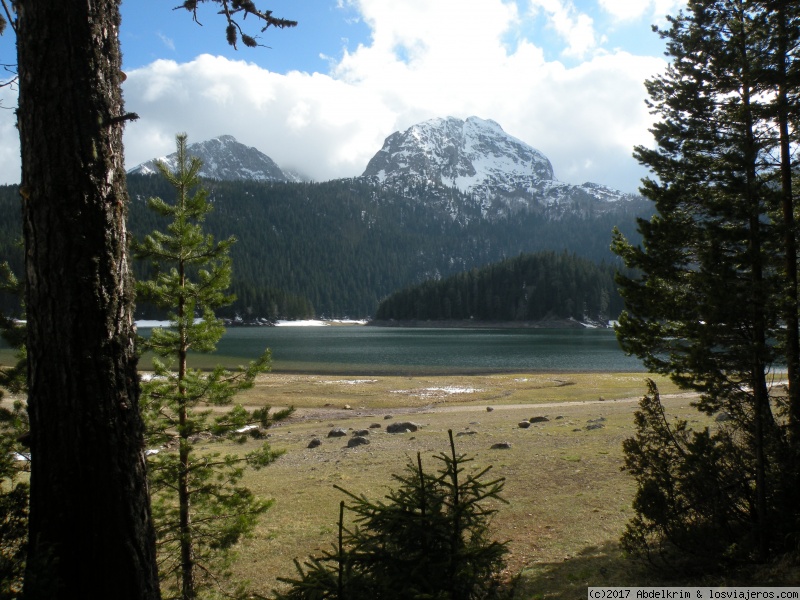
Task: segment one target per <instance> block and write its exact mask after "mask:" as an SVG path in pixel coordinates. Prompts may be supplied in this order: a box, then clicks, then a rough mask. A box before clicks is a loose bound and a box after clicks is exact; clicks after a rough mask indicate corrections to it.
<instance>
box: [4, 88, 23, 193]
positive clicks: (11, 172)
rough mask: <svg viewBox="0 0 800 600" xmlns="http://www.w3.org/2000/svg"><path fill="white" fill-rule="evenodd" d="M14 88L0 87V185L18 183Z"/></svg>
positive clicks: (15, 94)
mask: <svg viewBox="0 0 800 600" xmlns="http://www.w3.org/2000/svg"><path fill="white" fill-rule="evenodd" d="M16 88H17V86H16V85H13V86H10V85H6V86H3V87H0V184H3V183H17V182H19V176H20V158H19V131H17V128H16V121H17V119H16V115H15V114H14V109H15V108H16V107H17V89H16Z"/></svg>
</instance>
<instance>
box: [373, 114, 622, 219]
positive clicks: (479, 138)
mask: <svg viewBox="0 0 800 600" xmlns="http://www.w3.org/2000/svg"><path fill="white" fill-rule="evenodd" d="M363 176H364V177H368V178H373V179H377V180H378V181H380V182H381V183H383V184H385V185H390V186H394V185H403V184H404V182H409V181H417V182H424V183H431V184H435V185H443V186H446V187H450V188H456V189H458V190H460V191H461V192H464V193H466V194H469V195H470V196H471V197H473V198H474V200H475V202H476V203H478V204H480V207H481V212H482V213H483V215H484V216H487V217H493V216H502V215H508V214H510V213H513V212H516V211H518V210H533V209H537V208H551V207H554V208H556V209H557V210H559V211H564V210H572V211H574V210H575V209H578V207H580V208H579V210H581V211H584V212H586V211H588V212H591V210H593V209H592V208H591V207H592V206H596V207H597V209H598V210H600V211H602V210H604V209H603V206H604V205H607V204H608V203H610V202H615V201H617V200H630V199H633V198H634V197H633V196H631V195H629V194H624V193H622V192H620V191H617V190H613V189H611V188H608V187H606V186H603V185H599V184H595V183H584V184H582V185H573V184H569V183H564V182H560V181H557V180H556V179H555V176H554V174H553V166H552V164H551V163H550V160H549V159H548V158H547V157H546V156H545V155H544V154H543V153H542V152H540V151H539V150H536V149H535V148H533V147H532V146H530V145H528V144H527V143H525V142H523V141H521V140H519V139H517V138H515V137H514V136H512V135H510V134H508V133H506V132H505V131H504V130H503V128H502V127H501V126H500V125H499V124H498V123H496V122H495V121H492V120H487V119H480V118H478V117H469V118H467V119H466V120H461V119H457V118H455V117H446V118H436V119H430V120H428V121H424V122H422V123H418V124H416V125H413V126H412V127H409V128H408V129H406V130H405V131H402V132H400V131H397V132H395V133H393V134H392V135H390V136H389V137H388V138H386V141H385V142H384V144H383V147H382V148H381V149H380V151H379V152H378V153H377V154H375V155H374V156H373V157H372V159H371V160H370V161H369V164H368V165H367V168H366V170H365V171H364V174H363Z"/></svg>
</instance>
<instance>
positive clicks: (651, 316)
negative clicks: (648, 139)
mask: <svg viewBox="0 0 800 600" xmlns="http://www.w3.org/2000/svg"><path fill="white" fill-rule="evenodd" d="M769 15H770V11H769V9H768V8H766V7H765V3H763V2H751V1H746V0H737V1H734V2H721V1H715V0H693V1H691V2H689V4H688V9H687V12H686V13H681V14H680V15H679V16H678V17H675V18H671V19H670V24H671V26H670V28H669V29H668V30H666V31H662V32H661V35H662V37H664V38H665V39H667V42H668V46H667V47H668V51H669V54H670V55H671V56H672V58H673V60H672V63H671V64H670V66H669V68H668V70H667V71H666V73H665V74H664V75H662V76H660V77H657V78H656V79H654V80H651V81H649V82H647V87H648V92H649V94H650V98H651V106H652V108H653V112H654V113H656V114H658V115H659V116H660V118H661V120H660V121H659V122H658V123H657V124H656V125H655V126H654V128H653V130H652V131H653V134H654V136H655V139H656V142H657V147H656V148H652V149H651V148H645V147H638V148H637V149H636V156H637V158H638V159H639V161H640V162H641V163H642V164H644V165H646V166H648V167H649V168H650V169H651V171H652V173H653V175H654V177H653V178H650V179H647V180H645V181H644V186H643V188H642V192H643V193H644V195H645V196H647V197H648V198H650V199H652V200H654V201H655V203H656V209H657V211H658V214H656V215H655V216H654V217H653V218H652V219H651V220H650V221H640V223H639V228H640V232H641V234H642V238H643V244H642V246H633V245H632V244H630V243H628V242H627V241H626V240H625V239H624V238H623V237H622V236H621V235H619V234H618V233H617V234H616V235H615V240H614V249H615V251H616V252H617V253H618V254H619V255H620V256H621V257H622V258H623V259H624V261H625V264H626V266H627V267H629V268H631V269H635V270H637V271H638V272H639V275H638V276H628V277H625V276H620V277H619V278H618V281H619V283H620V285H621V293H622V296H623V298H624V300H625V306H626V310H625V312H624V313H623V315H622V316H621V318H620V325H619V328H618V337H619V340H620V343H621V344H622V347H623V348H624V349H625V350H626V351H627V352H629V353H631V354H635V355H637V356H639V357H640V358H642V360H643V362H644V364H645V365H646V366H647V367H648V368H649V369H650V370H651V371H653V372H657V373H662V374H668V375H670V376H671V378H672V379H673V380H674V381H675V382H676V383H677V384H678V385H680V386H681V387H683V388H685V389H690V390H694V391H697V392H699V393H700V400H699V401H698V402H697V407H698V408H699V409H700V410H701V411H703V412H705V413H708V414H715V413H718V412H725V413H727V414H728V415H730V416H731V421H730V424H729V425H728V426H726V427H725V428H724V429H725V431H726V432H727V433H726V434H725V435H723V434H722V433H720V434H719V435H704V436H703V435H700V434H698V435H700V437H694V438H691V439H692V440H694V441H693V442H692V443H691V444H689V443H688V441H685V443H681V444H678V446H680V447H681V448H682V450H681V451H680V452H677V454H675V460H676V461H679V462H680V463H681V464H679V465H675V466H673V467H671V468H673V469H679V470H680V469H689V468H699V467H698V466H699V465H702V466H703V468H704V469H709V468H710V466H711V465H717V464H719V461H731V464H732V465H733V468H732V469H726V470H721V471H720V473H721V474H722V473H725V476H726V477H727V478H728V481H727V482H725V484H723V487H725V485H727V486H728V487H725V489H726V490H727V492H726V494H725V495H724V498H723V499H722V500H720V501H721V502H722V503H723V504H722V505H714V506H712V505H710V504H708V503H707V502H704V501H703V496H704V495H703V494H701V493H685V492H686V489H685V488H684V490H683V492H682V493H685V495H684V499H685V498H694V499H695V500H696V501H697V503H696V504H695V505H693V506H688V507H684V510H669V509H668V508H667V507H666V506H662V507H661V508H663V509H664V510H663V512H661V513H659V512H658V511H657V510H652V509H653V507H654V506H655V505H652V504H651V505H650V508H651V510H649V511H647V512H646V513H645V512H643V511H641V510H640V511H639V516H638V517H637V520H636V521H635V522H634V523H635V525H636V526H635V529H637V530H639V531H640V532H645V531H646V532H651V533H652V532H655V531H658V532H660V534H659V535H655V536H648V535H644V534H642V535H641V536H638V537H637V536H636V535H632V534H631V535H628V536H627V538H626V539H627V540H628V543H629V546H631V540H639V541H640V542H642V543H644V542H645V541H647V545H648V546H653V544H655V545H656V546H657V545H658V544H659V543H662V544H665V545H669V544H678V545H679V547H680V548H681V549H682V550H685V551H686V552H691V550H690V546H692V544H696V546H695V547H701V546H705V545H706V544H705V542H707V541H708V538H709V536H716V538H717V539H716V541H718V542H720V545H718V546H717V550H716V551H715V552H709V553H706V554H705V555H704V556H703V558H704V559H705V560H708V561H710V562H716V563H717V564H719V563H720V562H726V561H730V560H749V559H753V558H757V559H764V558H766V557H768V556H769V555H771V554H773V553H775V552H779V551H781V550H782V549H785V547H786V546H785V542H786V539H787V538H786V537H784V536H778V535H776V533H777V529H778V527H779V526H780V527H781V528H786V527H789V528H791V529H792V530H793V531H796V530H797V527H798V522H797V519H796V517H795V516H794V512H793V510H794V509H792V508H791V506H792V504H793V502H794V501H793V500H792V498H795V497H796V494H797V490H796V484H795V483H794V482H795V481H796V479H795V476H794V475H793V473H795V472H796V469H795V468H793V467H792V460H791V459H790V456H791V452H790V448H789V446H788V445H787V435H786V433H787V432H786V429H785V428H784V427H783V425H784V423H782V422H780V421H779V419H778V416H777V415H776V411H775V410H774V408H775V407H774V404H773V403H772V402H771V400H770V397H769V389H768V385H767V378H768V374H769V373H770V372H771V370H772V369H774V368H775V365H776V364H779V362H780V361H781V360H783V359H785V356H784V357H781V356H780V355H779V354H778V352H777V350H776V348H775V346H774V344H772V340H775V339H783V338H784V337H785V335H786V334H785V332H784V331H782V323H783V322H785V321H783V317H784V316H785V315H786V314H787V312H786V302H785V300H784V294H785V293H786V286H785V283H784V281H783V276H782V274H781V273H782V271H783V267H782V265H785V263H786V261H787V260H789V258H788V257H786V255H785V254H784V252H785V251H786V248H787V247H789V246H788V243H787V245H785V246H784V247H783V248H782V247H780V246H779V245H778V244H776V243H775V241H776V240H780V239H781V236H780V232H781V228H782V227H783V224H782V223H780V220H779V219H778V218H776V215H778V214H780V212H779V207H780V193H779V192H780V186H776V185H774V181H775V177H776V175H777V174H778V172H777V170H776V168H775V162H774V161H773V160H772V154H773V153H774V152H775V151H776V148H777V146H778V140H777V138H776V136H775V135H774V133H773V131H774V129H773V127H772V124H773V120H772V119H773V117H775V113H774V111H772V107H771V106H770V98H771V97H772V95H771V94H770V93H769V91H768V90H770V89H771V88H769V85H768V78H766V77H765V73H766V72H768V71H769V64H768V58H769V56H770V53H769V52H767V48H768V47H769V44H770V39H771V38H770V36H771V35H772V34H771V30H770V27H769V19H768V18H767V17H768V16H769ZM791 260H794V261H796V257H792V258H791ZM788 347H789V345H788V344H787V348H788ZM639 418H640V419H642V421H641V423H642V427H645V428H650V430H651V433H652V434H653V435H654V436H656V437H657V438H659V439H661V440H662V442H663V443H664V444H665V448H666V446H668V445H670V444H671V443H672V442H674V439H673V437H671V435H670V434H669V432H667V433H664V432H663V431H662V432H661V433H659V432H658V431H656V429H654V425H653V424H654V423H656V422H657V421H655V420H653V419H646V418H643V417H641V416H640V417H639ZM662 434H663V435H662ZM641 436H645V437H646V435H645V433H644V430H643V431H642V432H640V437H641ZM688 439H689V438H687V440H688ZM700 440H704V441H703V443H700ZM695 442H697V443H695ZM635 447H636V445H631V446H629V447H628V450H629V452H632V451H633V449H634V448H635ZM637 452H638V454H636V456H637V457H638V458H637V459H636V460H638V461H640V464H639V466H638V467H637V473H636V476H637V479H638V480H639V485H640V488H639V493H638V495H637V503H638V505H639V506H640V507H642V506H644V505H645V504H646V500H645V497H646V496H647V497H651V498H652V497H653V495H652V494H651V492H653V490H654V486H655V488H657V487H658V486H667V487H663V489H661V490H660V493H663V494H666V496H664V497H669V495H670V494H673V493H676V491H675V489H671V488H669V487H668V486H671V485H677V481H678V480H676V479H675V478H666V479H664V478H663V477H660V476H659V475H658V473H659V470H660V467H659V463H658V460H657V456H656V453H646V452H645V453H642V452H639V451H637ZM643 457H650V458H652V459H653V460H652V462H651V463H650V464H649V466H648V465H647V464H646V461H645V462H641V461H644V458H643ZM733 457H735V460H733ZM629 458H630V456H629ZM711 470H713V469H711ZM689 482H690V484H691V485H695V484H696V485H698V486H701V487H702V486H703V485H705V482H703V481H702V478H695V479H691V478H690V479H689ZM742 482H744V484H743V483H742ZM697 489H698V490H699V489H700V487H698V488H697ZM696 491H697V490H696ZM720 514H724V515H726V516H725V518H724V519H722V520H721V521H720V520H719V519H718V516H719V515H720ZM734 522H735V523H736V526H733V525H732V523H734ZM692 523H694V524H695V525H692ZM712 524H713V525H714V526H715V527H717V528H718V529H717V530H715V529H714V528H713V527H711V525H712ZM745 529H746V530H747V531H746V533H745V531H744V530H745ZM676 531H681V532H683V533H682V534H681V535H673V534H674V532H676ZM670 532H671V533H670ZM731 532H735V534H734V535H733V536H731V535H730V534H731ZM629 533H630V532H629ZM722 541H725V542H726V543H725V544H722V543H721V542H722ZM641 550H642V551H643V552H646V551H647V549H646V548H642V549H641Z"/></svg>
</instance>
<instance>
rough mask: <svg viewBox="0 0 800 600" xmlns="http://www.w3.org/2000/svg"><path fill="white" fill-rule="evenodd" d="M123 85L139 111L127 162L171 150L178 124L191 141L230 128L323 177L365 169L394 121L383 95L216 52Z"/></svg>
mask: <svg viewBox="0 0 800 600" xmlns="http://www.w3.org/2000/svg"><path fill="white" fill-rule="evenodd" d="M124 92H125V103H126V107H127V108H128V110H132V111H135V112H137V113H138V114H139V116H140V119H139V120H138V121H136V122H135V123H132V124H130V125H128V127H127V129H126V133H125V149H126V159H127V160H126V164H127V166H128V167H132V166H135V165H136V164H138V163H140V162H143V161H145V160H148V159H150V158H152V157H154V156H161V155H164V154H168V153H169V152H171V151H172V149H173V146H174V135H175V134H176V133H178V132H186V133H187V134H188V135H189V141H190V142H191V141H201V140H205V139H209V138H212V137H216V136H218V135H222V134H230V135H233V136H234V137H236V138H237V139H238V140H239V141H240V142H241V143H243V144H247V145H249V146H255V147H257V148H259V149H260V150H261V151H262V152H264V153H265V154H267V155H269V156H270V157H271V158H273V160H275V161H276V162H278V164H280V165H281V166H284V167H295V168H299V169H301V170H302V171H305V172H307V173H308V174H309V175H310V176H312V177H314V178H315V179H317V180H324V179H329V178H334V177H338V176H343V175H355V174H360V173H361V171H362V170H363V168H364V166H365V165H366V162H367V161H368V160H369V158H370V157H371V154H372V153H374V152H375V151H376V149H377V148H379V147H380V145H381V143H382V141H383V138H384V137H385V135H386V133H385V132H386V131H387V129H391V127H392V126H393V119H392V116H391V114H390V113H389V112H388V111H387V110H386V109H384V108H383V107H382V106H381V104H380V103H379V102H377V101H376V99H374V98H371V97H370V95H369V94H362V93H360V91H359V90H358V89H356V88H354V87H352V86H349V85H347V84H344V83H341V82H338V81H336V80H334V79H332V78H331V77H329V76H327V75H319V74H313V75H309V74H306V73H299V72H292V73H289V74H288V75H278V74H276V73H271V72H269V71H266V70H264V69H261V68H260V67H258V66H256V65H254V64H251V63H247V62H244V61H231V60H228V59H226V58H222V57H214V56H210V55H201V56H199V57H197V58H196V59H195V60H194V61H192V62H189V63H185V64H177V63H175V62H173V61H165V60H160V61H156V62H154V63H152V64H150V65H148V66H147V67H144V68H142V69H136V70H134V71H132V72H130V73H128V80H127V81H126V82H125V86H124ZM354 139H355V140H359V141H360V142H361V147H357V145H354V144H353V142H352V141H353V140H354Z"/></svg>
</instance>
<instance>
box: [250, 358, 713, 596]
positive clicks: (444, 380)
mask: <svg viewBox="0 0 800 600" xmlns="http://www.w3.org/2000/svg"><path fill="white" fill-rule="evenodd" d="M644 378H645V375H643V374H640V373H639V374H620V373H614V374H552V375H548V374H539V373H537V374H503V375H475V376H460V375H459V376H452V377H448V376H436V377H343V376H333V377H330V376H312V375H286V374H268V375H265V376H263V377H262V379H261V380H260V381H259V384H258V385H257V386H256V388H255V389H253V390H251V391H250V392H248V394H247V396H246V397H245V398H243V400H244V402H245V403H246V404H248V405H254V406H256V405H264V404H268V405H271V406H275V407H277V406H288V405H292V406H295V407H296V413H295V415H294V416H293V417H292V418H291V419H290V421H288V422H284V423H282V424H280V425H279V426H277V427H274V428H273V429H271V430H270V437H269V441H270V444H271V445H272V446H273V448H276V449H283V450H285V451H286V454H285V455H284V456H283V457H281V458H280V459H279V460H278V461H277V462H276V463H274V464H273V465H271V466H269V467H267V468H266V469H263V470H262V471H259V472H255V473H252V474H251V475H250V477H249V481H248V484H249V485H250V486H251V488H252V489H254V491H256V492H257V493H259V494H262V495H264V496H266V497H270V498H273V499H274V500H275V504H274V506H273V507H272V508H271V509H270V510H269V511H268V513H267V515H266V516H265V517H264V518H263V520H262V522H261V524H260V525H259V527H258V530H257V531H256V533H255V535H254V536H253V537H252V538H251V539H249V540H246V541H245V542H244V543H243V544H242V548H241V553H240V560H239V561H238V562H237V565H236V573H237V576H240V577H242V578H246V579H249V580H250V581H251V582H253V583H254V584H255V585H256V587H258V588H260V589H261V590H262V591H263V592H268V591H269V590H271V589H273V588H275V587H276V586H278V585H279V584H278V582H277V581H276V577H278V576H291V575H292V574H293V573H294V565H293V562H292V561H293V559H294V558H299V559H301V560H302V559H304V558H305V557H307V556H308V555H309V554H314V553H318V552H319V551H320V550H321V549H327V548H330V547H331V544H332V543H333V541H334V535H335V533H334V532H335V528H336V519H337V517H338V503H339V501H340V500H341V499H344V495H343V494H342V493H341V492H339V491H337V490H336V489H334V487H333V486H334V484H338V485H340V486H342V487H344V488H346V489H347V490H349V491H351V492H353V493H357V494H364V495H366V496H367V497H369V498H372V499H380V498H382V497H383V496H385V495H386V493H387V491H388V490H389V488H390V487H391V486H392V484H393V482H392V479H391V475H392V474H393V473H400V472H401V471H402V470H403V468H404V466H405V464H406V463H407V462H408V461H409V459H412V458H415V457H416V453H417V452H420V453H421V455H422V458H423V462H424V464H425V466H426V468H427V469H429V470H431V471H433V470H435V469H436V468H437V467H438V461H437V460H436V459H435V458H434V456H435V455H437V454H438V453H440V452H443V451H446V450H447V448H448V437H447V431H448V429H452V430H453V432H454V434H455V435H456V436H457V437H456V445H457V450H458V451H460V452H462V453H465V454H467V455H469V456H470V457H472V458H474V461H473V462H471V463H469V465H468V468H471V469H475V470H478V469H483V468H485V467H486V466H489V465H491V466H492V471H491V473H492V474H493V475H495V476H501V477H505V479H506V487H505V492H504V497H505V498H506V500H508V504H507V505H506V504H500V505H499V506H498V508H499V513H498V514H497V516H496V519H495V521H494V523H493V530H494V536H495V538H496V539H499V540H508V541H509V548H510V550H511V553H510V555H509V561H508V576H509V577H514V576H518V580H517V583H516V593H515V598H518V599H523V598H525V599H528V598H585V597H586V586H587V585H612V584H613V585H622V584H634V583H638V584H642V582H643V581H646V580H647V581H654V580H651V579H649V578H651V577H652V575H651V574H649V573H647V572H646V571H645V570H643V569H642V568H641V567H639V566H636V565H634V564H632V563H631V562H630V561H626V560H623V559H622V557H621V553H620V550H619V548H618V545H617V540H618V539H619V536H620V534H621V532H622V530H623V528H624V525H625V523H626V522H627V520H628V519H629V518H630V516H631V515H632V510H631V499H632V497H633V492H634V486H633V482H632V480H631V479H630V478H629V477H628V476H627V475H626V474H625V473H624V472H623V471H622V470H621V468H622V466H623V459H622V452H621V444H622V440H624V439H625V438H627V437H630V436H631V435H632V434H633V431H634V430H633V419H632V414H633V411H634V410H635V408H636V402H637V401H638V399H639V398H640V397H641V396H642V394H643V393H644V391H645V385H644ZM658 383H659V387H660V389H661V392H662V394H663V395H664V397H665V403H666V404H667V406H668V407H669V410H670V412H671V414H672V415H674V416H680V417H683V418H686V419H688V420H690V421H698V423H697V424H700V423H699V417H698V415H697V414H696V412H695V411H694V410H693V409H692V408H691V406H690V402H691V398H689V397H687V396H684V395H680V394H676V390H675V388H674V387H673V386H672V385H671V384H670V383H669V382H668V381H666V380H663V379H659V380H658ZM487 407H488V408H491V409H492V410H491V411H489V410H487ZM537 416H541V417H546V418H547V419H548V420H547V421H543V422H541V423H535V424H532V425H531V426H530V427H528V428H525V429H523V428H520V427H519V422H520V421H523V420H529V419H531V418H532V417H537ZM400 420H408V421H412V422H414V423H417V424H419V425H420V426H421V428H420V429H419V430H418V431H416V432H414V433H403V434H389V433H386V425H387V424H389V423H392V422H393V421H400ZM371 425H379V426H380V427H374V428H372V429H370V426H371ZM592 426H594V427H592ZM333 427H342V428H345V429H347V430H349V434H350V433H352V431H356V430H361V429H369V431H370V434H369V439H370V444H369V445H366V446H361V447H358V448H352V449H351V448H346V444H347V439H348V438H347V437H343V438H327V437H326V436H327V434H328V432H329V431H330V430H331V429H332V428H333ZM313 438H319V439H320V440H321V441H322V445H321V446H319V447H317V448H313V449H310V448H307V446H308V443H309V441H310V440H312V439H313ZM498 442H508V443H509V444H510V447H509V448H507V449H492V448H491V447H492V445H493V444H495V443H498ZM251 443H252V444H255V443H257V442H255V441H254V442H247V443H246V444H245V447H244V448H242V447H239V448H238V450H239V451H242V450H245V449H246V447H247V446H248V445H249V444H251Z"/></svg>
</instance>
